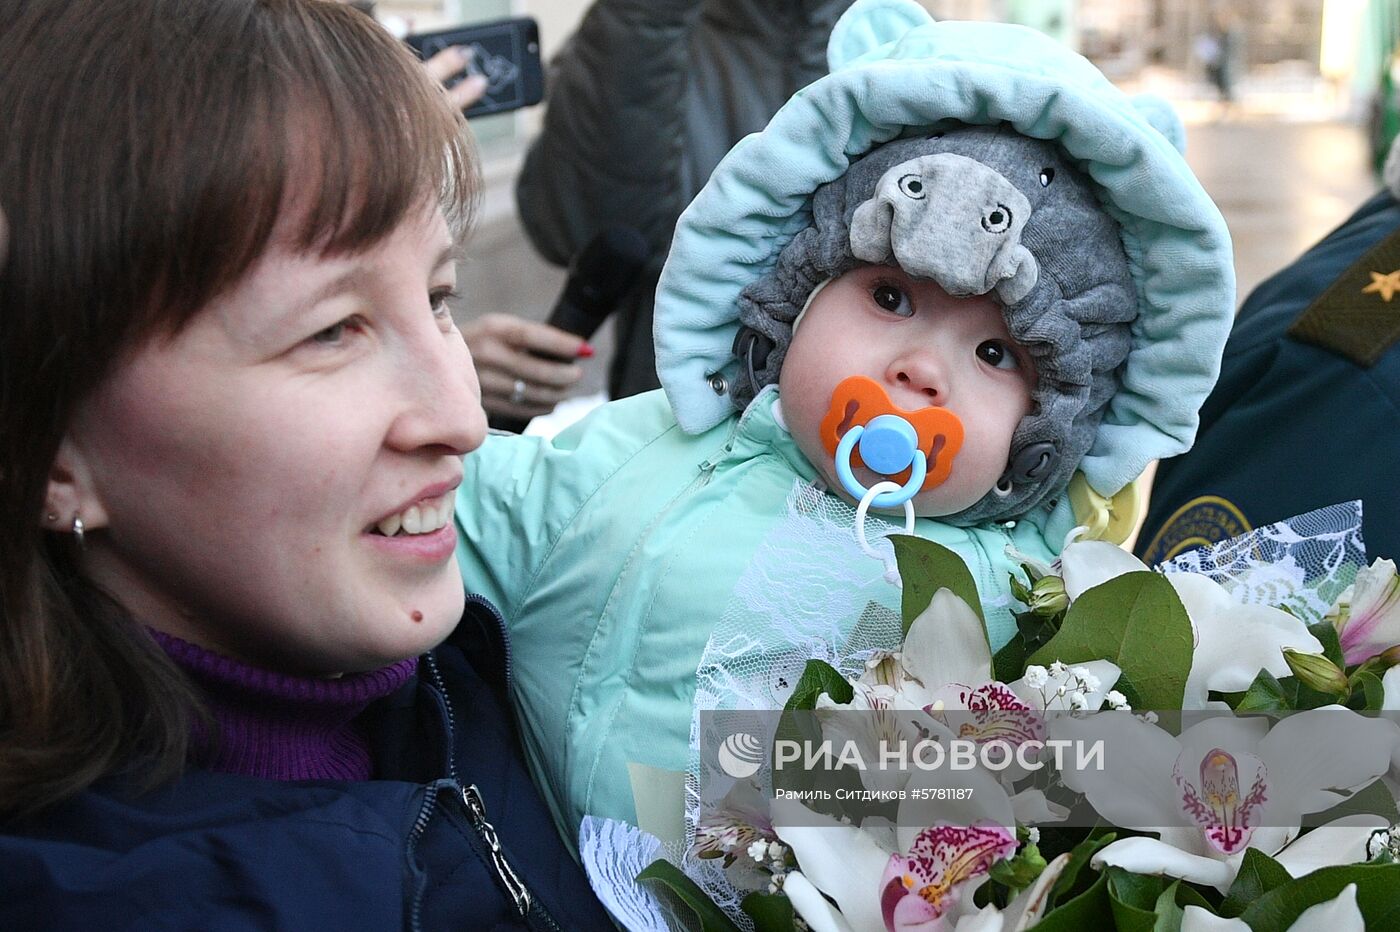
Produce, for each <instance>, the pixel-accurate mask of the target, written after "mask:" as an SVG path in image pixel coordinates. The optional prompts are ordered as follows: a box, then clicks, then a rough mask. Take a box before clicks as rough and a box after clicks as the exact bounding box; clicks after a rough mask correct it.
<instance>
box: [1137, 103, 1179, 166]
mask: <svg viewBox="0 0 1400 932" xmlns="http://www.w3.org/2000/svg"><path fill="white" fill-rule="evenodd" d="M1129 102H1131V103H1132V105H1133V109H1134V110H1136V111H1137V112H1138V113H1140V114H1142V116H1143V117H1144V118H1145V119H1146V120H1147V122H1148V124H1149V125H1151V127H1152V128H1153V129H1155V130H1156V131H1157V132H1159V133H1161V134H1162V135H1163V136H1165V137H1167V142H1169V143H1171V144H1172V148H1174V149H1176V151H1177V152H1180V153H1181V154H1182V155H1185V154H1186V127H1185V126H1184V125H1183V124H1182V122H1181V117H1180V116H1178V115H1177V112H1176V110H1174V109H1172V105H1171V104H1169V103H1167V101H1166V100H1165V99H1164V98H1162V97H1158V96H1157V95H1156V94H1134V95H1133V96H1132V97H1130V98H1129Z"/></svg>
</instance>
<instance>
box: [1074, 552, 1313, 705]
mask: <svg viewBox="0 0 1400 932" xmlns="http://www.w3.org/2000/svg"><path fill="white" fill-rule="evenodd" d="M1060 563H1061V566H1062V568H1063V570H1064V574H1065V591H1066V592H1067V593H1068V594H1069V600H1070V604H1071V605H1073V604H1074V600H1075V599H1077V598H1079V597H1080V596H1081V595H1083V594H1084V592H1086V591H1087V590H1089V589H1092V588H1094V587H1095V586H1097V585H1099V584H1101V583H1105V582H1107V581H1108V580H1110V579H1113V578H1115V577H1118V576H1121V575H1123V574H1124V573H1141V572H1147V571H1148V569H1147V566H1146V565H1145V564H1144V563H1143V562H1142V561H1141V560H1139V559H1138V558H1137V557H1135V556H1133V555H1132V554H1130V553H1128V552H1127V551H1125V550H1123V549H1122V548H1121V547H1118V546H1115V545H1114V544H1110V543H1107V542H1105V541H1096V540H1091V541H1082V542H1078V543H1073V544H1070V545H1069V546H1068V547H1066V548H1065V551H1064V553H1063V554H1061V556H1060ZM1166 579H1167V582H1169V583H1171V585H1172V588H1173V589H1175V590H1176V594H1177V596H1178V597H1179V598H1180V599H1181V603H1182V605H1183V606H1185V608H1186V614H1187V616H1189V617H1190V619H1191V627H1192V630H1193V632H1194V637H1195V642H1196V646H1195V651H1194V652H1193V654H1192V657H1191V672H1190V674H1189V675H1188V676H1187V678H1186V694H1185V697H1184V698H1183V701H1182V707H1183V708H1184V709H1187V710H1191V709H1205V708H1209V707H1210V706H1208V704H1207V701H1206V693H1207V691H1208V690H1216V691H1217V692H1241V691H1243V690H1246V689H1248V688H1249V686H1250V684H1251V683H1253V682H1254V678H1255V677H1256V676H1258V675H1259V671H1260V670H1268V671H1269V672H1270V673H1272V674H1273V675H1274V676H1280V677H1282V676H1288V675H1289V674H1290V673H1291V671H1290V670H1289V668H1288V663H1287V661H1285V660H1284V658H1283V649H1284V648H1285V647H1289V648H1292V649H1294V650H1300V651H1303V652H1304V653H1309V654H1320V653H1322V644H1321V643H1320V642H1319V641H1318V640H1317V638H1315V637H1313V636H1312V635H1311V634H1309V633H1308V628H1307V625H1305V624H1303V622H1302V621H1301V620H1300V619H1298V618H1295V617H1294V616H1292V615H1290V614H1288V613H1287V612H1285V611H1283V610H1282V609H1277V608H1273V607H1271V606H1267V605H1243V604H1241V603H1239V602H1237V601H1235V599H1234V598H1233V597H1232V596H1231V595H1230V593H1229V592H1227V591H1226V590H1225V588H1224V587H1223V586H1221V585H1220V584H1219V583H1217V582H1215V581H1214V580H1212V579H1210V578H1209V577H1207V576H1202V575H1200V574H1198V573H1167V574H1166Z"/></svg>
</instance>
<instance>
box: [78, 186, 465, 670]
mask: <svg viewBox="0 0 1400 932" xmlns="http://www.w3.org/2000/svg"><path fill="white" fill-rule="evenodd" d="M454 255H455V250H454V247H453V243H452V241H451V236H450V234H449V233H448V229H447V226H446V224H445V222H444V220H443V218H442V215H441V213H440V212H437V211H433V212H431V213H428V212H424V213H423V214H422V215H412V216H411V218H410V219H408V220H406V221H405V222H404V223H403V224H402V225H401V226H400V227H399V228H398V229H397V230H396V231H395V232H394V233H392V234H391V235H390V236H389V237H388V238H386V239H385V240H383V241H381V242H380V243H379V244H378V245H376V246H374V247H372V248H370V249H368V250H366V251H364V252H362V253H359V254H357V255H349V256H336V257H322V256H317V255H314V254H302V253H298V252H295V251H293V250H292V249H291V248H290V247H289V246H288V245H287V244H286V242H285V238H284V237H282V236H280V234H274V239H273V244H272V246H271V247H270V248H269V250H268V251H267V253H266V254H265V255H264V256H263V257H262V258H261V259H260V260H258V262H257V263H256V264H255V265H254V266H253V268H252V269H251V270H250V272H249V273H248V274H247V275H246V276H245V277H244V278H243V279H242V280H241V281H240V282H239V283H238V284H237V285H236V286H234V287H233V288H232V289H231V290H229V291H228V292H226V293H225V294H223V295H222V296H221V297H219V298H216V299H215V300H214V301H212V302H211V303H210V304H209V305H208V306H207V307H205V308H203V309H201V310H200V311H199V312H198V313H197V314H196V315H195V316H194V317H193V319H191V320H190V322H189V323H188V324H187V325H186V326H185V328H184V329H183V330H182V331H181V332H180V333H179V334H178V336H176V337H175V338H173V339H170V340H165V339H162V338H156V339H154V340H152V341H151V342H149V343H148V344H146V345H145V346H144V347H141V348H139V349H138V350H137V351H136V352H135V353H134V355H131V356H130V357H128V358H127V359H126V360H125V361H124V363H123V364H121V365H120V367H119V368H118V369H117V370H116V372H115V373H114V374H113V375H112V376H111V377H110V378H108V380H107V381H106V382H105V384H103V385H102V386H101V387H100V388H99V390H98V391H97V392H96V393H95V394H94V395H93V396H92V397H90V398H89V399H88V400H87V401H86V402H85V403H84V404H83V405H82V406H81V408H80V410H79V412H78V415H77V417H76V418H75V420H74V423H73V424H72V426H71V429H70V431H69V434H68V437H67V438H66V440H65V443H64V447H63V450H62V451H61V452H60V465H63V464H64V458H65V457H67V458H68V459H69V460H70V464H69V465H74V466H76V469H75V470H74V472H75V473H76V474H81V475H84V476H86V481H87V489H88V491H89V494H88V496H87V497H86V498H83V499H81V512H80V513H81V517H82V518H83V520H84V522H85V523H86V524H87V527H88V529H89V531H90V533H88V534H87V543H86V546H85V549H84V566H85V569H86V570H87V572H88V573H89V575H90V576H91V577H92V578H93V580H94V581H95V582H97V583H98V584H99V585H102V586H103V587H105V588H106V589H107V590H108V591H109V592H110V593H111V594H112V595H113V596H115V597H116V598H117V600H118V601H120V602H121V603H122V604H123V605H124V606H126V608H127V609H128V610H130V611H131V612H132V613H133V614H134V615H135V616H136V617H137V618H138V619H139V620H140V621H141V622H143V623H145V624H148V625H150V626H152V627H154V628H157V629H160V630H162V631H165V632H167V633H170V634H174V635H176V636H179V637H183V638H186V639H187V640H191V641H193V642H195V643H198V644H201V645H203V646H206V647H209V648H211V649H213V650H216V651H219V652H221V653H224V654H227V655H231V656H234V657H238V658H241V659H244V660H248V661H250V662H254V663H260V664H263V665H266V666H272V667H274V668H278V669H285V670H291V671H296V672H306V673H316V674H326V673H335V672H348V671H357V670H366V669H373V668H375V667H379V666H382V665H384V664H387V663H390V662H393V661H396V660H400V659H403V658H406V657H411V656H414V655H415V654H417V653H419V652H421V651H423V650H426V649H428V648H430V647H432V646H434V645H436V644H438V643H439V642H441V641H442V640H443V639H444V638H445V637H446V635H447V634H448V632H449V631H450V630H451V628H452V627H453V626H454V625H455V624H456V623H457V621H458V619H459V617H460V616H461V612H462V604H463V592H462V582H461V579H460V577H459V575H458V572H457V569H456V565H455V563H454V561H453V559H452V555H453V549H454V546H455V544H456V532H455V529H454V525H453V522H452V508H451V505H452V500H453V490H454V489H455V488H456V487H457V486H458V484H459V483H460V482H461V479H462V462H461V457H462V455H463V454H465V453H467V452H469V451H471V450H473V449H475V448H476V447H477V446H479V445H480V443H481V441H482V439H483V438H484V436H485V432H486V421H485V415H484V414H483V412H482V409H481V400H480V389H479V388H478V385H477V380H476V374H475V371H474V370H473V368H472V361H471V356H470V354H469V353H468V351H467V347H466V344H465V343H464V342H463V340H462V337H461V335H460V334H459V333H458V331H457V328H456V327H455V326H454V325H453V322H452V317H451V314H450V313H449V311H448V308H447V298H448V297H449V295H450V294H451V292H452V289H453V287H454V285H455V280H456V273H455V262H454ZM65 520H67V519H66V517H65Z"/></svg>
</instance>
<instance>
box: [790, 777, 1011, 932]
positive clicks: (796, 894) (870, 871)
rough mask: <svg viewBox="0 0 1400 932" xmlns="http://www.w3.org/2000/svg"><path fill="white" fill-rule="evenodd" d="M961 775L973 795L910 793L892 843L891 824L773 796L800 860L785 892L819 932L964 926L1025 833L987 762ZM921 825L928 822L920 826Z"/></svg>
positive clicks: (948, 930)
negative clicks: (841, 816)
mask: <svg viewBox="0 0 1400 932" xmlns="http://www.w3.org/2000/svg"><path fill="white" fill-rule="evenodd" d="M959 777H960V783H959V785H960V786H963V787H966V788H970V789H972V791H973V792H972V794H971V796H970V797H969V798H967V799H965V800H947V801H938V802H934V801H928V800H924V801H918V800H916V799H915V798H914V797H913V796H912V795H911V796H910V797H907V798H906V799H905V800H904V801H903V802H901V803H900V805H899V816H898V818H897V819H896V820H895V832H894V838H893V841H894V845H895V847H894V849H893V850H891V849H890V848H889V847H888V845H889V842H890V838H889V835H888V833H887V832H885V831H883V830H877V831H866V830H865V829H862V828H856V827H855V826H852V825H848V824H845V823H842V822H838V821H836V820H835V819H832V818H829V817H827V816H823V815H820V814H818V813H814V812H812V811H811V810H809V809H807V808H806V807H805V806H803V805H802V804H801V803H799V802H797V801H795V800H788V799H779V800H774V802H773V804H772V806H773V819H774V824H775V827H776V830H777V833H778V837H779V838H780V839H782V841H783V843H784V844H786V845H788V847H790V848H791V849H792V851H793V853H794V854H795V855H796V856H797V864H798V869H797V870H796V871H793V872H791V873H789V874H788V875H787V878H786V880H785V881H784V885H783V891H784V892H785V893H786V894H787V896H788V899H790V900H791V901H792V904H793V908H794V909H796V910H797V912H798V913H799V914H800V915H801V916H802V918H803V919H804V920H805V921H806V922H807V924H808V925H809V926H811V927H812V929H813V930H815V932H867V930H868V932H882V930H895V929H898V930H901V932H903V930H909V932H913V930H918V932H953V930H964V926H962V925H961V924H960V922H961V921H964V920H966V918H967V917H968V916H970V915H971V914H972V913H973V912H974V911H975V909H976V907H975V906H973V903H972V896H973V893H975V892H976V890H977V888H978V887H979V886H981V885H982V884H983V883H985V882H986V880H987V872H988V871H989V870H990V869H991V866H992V864H994V863H996V862H997V861H1000V860H1003V859H1005V858H1008V857H1010V856H1011V855H1012V854H1013V853H1015V850H1016V835H1015V832H1014V831H1013V830H1012V828H1011V822H1012V813H1011V807H1010V803H1009V802H1008V800H1007V799H1006V795H1005V794H1004V793H1001V792H999V790H1000V787H999V786H998V785H997V783H996V781H995V779H994V778H993V777H992V776H991V775H990V774H988V773H986V772H985V771H979V770H972V771H967V772H963V773H960V774H959ZM918 779H919V778H918V777H916V778H915V780H918ZM934 779H936V778H934ZM914 785H915V784H914V783H912V782H911V786H914ZM918 825H925V826H928V827H927V828H923V829H919V828H914V827H912V826H918ZM880 828H881V829H883V828H884V826H881V827H880ZM827 897H829V898H830V899H831V900H834V901H835V903H836V905H835V906H832V905H831V903H830V902H828V900H827ZM968 928H971V927H968Z"/></svg>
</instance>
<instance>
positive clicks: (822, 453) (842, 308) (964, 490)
mask: <svg viewBox="0 0 1400 932" xmlns="http://www.w3.org/2000/svg"><path fill="white" fill-rule="evenodd" d="M1035 383H1036V373H1035V362H1034V360H1033V358H1032V357H1031V354H1030V352H1029V351H1028V350H1027V349H1026V348H1025V347H1023V346H1020V345H1019V344H1017V343H1016V341H1015V340H1013V339H1012V337H1011V334H1010V332H1009V331H1008V330H1007V328H1006V321H1005V319H1004V317H1003V315H1002V309H1001V305H1000V304H999V303H998V302H997V301H995V300H994V299H993V298H992V297H990V296H989V295H976V296H972V297H954V296H952V295H950V294H948V292H947V291H946V290H945V289H944V288H943V287H941V286H940V285H939V284H938V283H937V282H934V281H932V280H930V279H927V278H916V277H914V276H912V275H910V274H909V273H907V272H905V271H904V270H903V269H902V268H900V267H899V266H897V265H859V266H857V267H856V268H854V269H851V270H850V271H849V272H846V273H844V274H843V275H840V276H839V277H837V278H835V279H832V280H831V281H829V282H827V283H826V284H825V285H824V286H822V287H821V288H820V289H819V290H818V291H817V292H816V294H815V295H814V296H813V298H812V300H811V301H810V302H809V303H808V305H807V308H806V311H805V312H804V313H803V314H802V320H801V326H800V327H798V328H796V329H795V331H794V333H793V337H792V342H791V344H790V345H789V346H788V349H787V354H786V358H785V360H784V363H783V369H782V373H781V376H780V385H781V392H782V399H783V417H784V420H785V421H786V423H787V425H788V429H789V430H790V431H791V432H792V435H793V439H794V440H795V441H796V443H797V445H798V447H799V448H800V449H801V450H802V452H803V453H804V454H805V455H806V457H807V458H808V460H810V461H811V462H812V463H813V464H815V465H816V467H817V471H818V472H819V473H820V474H821V475H822V477H823V478H824V479H825V480H826V482H827V485H828V486H829V487H830V488H832V489H841V488H842V487H843V483H842V481H841V476H840V474H839V473H838V471H837V470H836V468H835V456H836V453H837V450H838V447H839V441H840V439H841V437H843V436H845V435H846V434H847V432H848V431H850V430H851V428H852V427H855V426H858V425H865V424H869V423H870V422H871V421H872V420H873V419H874V418H875V417H878V416H880V415H882V414H895V415H898V416H901V417H904V418H905V419H906V421H907V423H909V424H910V425H911V426H913V427H914V429H915V433H916V434H917V436H918V441H917V446H918V448H919V449H920V450H922V451H923V452H924V456H925V458H924V462H925V467H926V468H925V470H924V471H925V480H924V481H921V482H920V483H919V485H920V486H922V487H923V490H922V491H919V492H917V493H916V494H914V495H913V498H912V501H913V505H914V510H915V511H916V512H917V513H918V514H921V515H925V516H939V515H948V514H954V513H956V512H959V511H962V510H964V509H966V508H968V507H970V506H971V505H973V504H974V503H976V502H977V501H978V500H979V499H981V498H982V497H983V496H985V495H986V494H987V493H988V492H990V491H991V490H992V487H993V486H994V485H995V484H996V482H997V480H998V479H999V478H1000V477H1001V475H1002V473H1003V472H1004V471H1005V469H1006V462H1007V455H1008V450H1009V449H1010V446H1011V437H1012V434H1013V433H1014V432H1015V430H1016V427H1017V425H1019V424H1020V423H1021V420H1022V418H1024V417H1025V416H1026V415H1027V414H1029V413H1030V411H1031V392H1032V390H1033V389H1034V388H1035ZM850 455H851V456H852V457H853V458H854V459H855V460H856V463H855V464H853V465H854V472H853V475H854V476H855V478H856V481H857V482H859V483H860V484H861V485H862V486H863V487H864V488H866V489H869V488H871V487H873V486H874V484H875V483H876V482H879V481H883V480H886V479H889V478H891V477H890V476H887V475H884V474H881V473H878V472H876V471H875V469H874V468H873V467H872V466H871V465H870V464H867V463H865V462H863V461H861V460H860V454H859V453H858V452H856V451H854V450H853V451H852V453H851V454H850ZM895 478H897V480H898V481H899V482H900V483H904V482H907V481H909V478H910V477H909V476H907V475H904V471H903V470H901V473H900V474H899V475H898V476H897V477H895ZM848 494H849V495H850V496H851V497H852V498H855V499H858V498H860V497H861V496H860V495H859V494H856V493H854V492H848Z"/></svg>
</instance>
